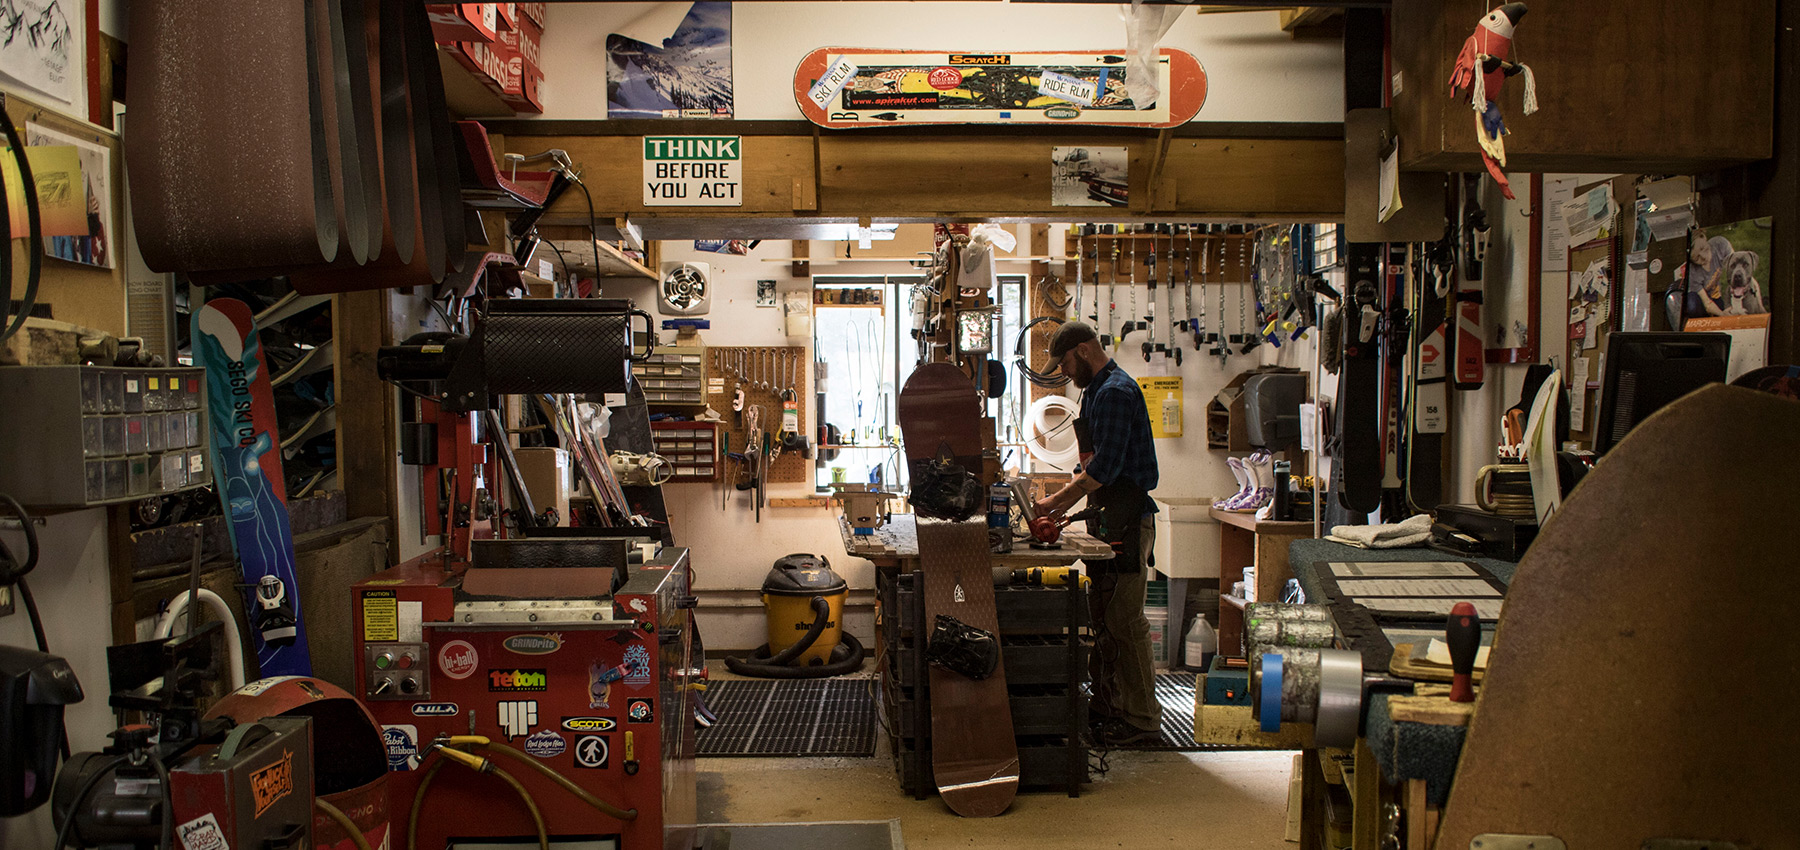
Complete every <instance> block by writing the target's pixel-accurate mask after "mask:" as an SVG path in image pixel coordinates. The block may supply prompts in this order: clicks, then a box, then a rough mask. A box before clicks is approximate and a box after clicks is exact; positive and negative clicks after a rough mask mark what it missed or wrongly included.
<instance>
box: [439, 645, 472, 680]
mask: <svg viewBox="0 0 1800 850" xmlns="http://www.w3.org/2000/svg"><path fill="white" fill-rule="evenodd" d="M479 666H481V656H480V655H477V654H476V653H475V647H474V645H472V644H470V643H469V642H468V641H466V640H453V641H451V642H449V643H446V644H444V646H443V648H441V649H439V650H438V671H439V672H441V673H443V674H444V675H446V676H449V677H450V678H452V679H467V678H469V677H470V676H473V675H475V669H476V668H477V667H479Z"/></svg>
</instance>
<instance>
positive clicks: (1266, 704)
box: [1257, 652, 1281, 732]
mask: <svg viewBox="0 0 1800 850" xmlns="http://www.w3.org/2000/svg"><path fill="white" fill-rule="evenodd" d="M1260 707H1261V708H1262V716H1261V717H1258V718H1257V719H1258V720H1260V721H1262V730H1263V731H1264V732H1280V731H1281V655H1280V654H1278V653H1274V652H1269V653H1264V654H1263V657H1262V699H1261V706H1260Z"/></svg>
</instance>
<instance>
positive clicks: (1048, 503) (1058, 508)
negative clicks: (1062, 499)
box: [1032, 493, 1067, 519]
mask: <svg viewBox="0 0 1800 850" xmlns="http://www.w3.org/2000/svg"><path fill="white" fill-rule="evenodd" d="M1066 508H1067V506H1065V505H1059V504H1058V503H1057V501H1056V494H1054V493H1052V494H1051V495H1048V496H1045V497H1044V498H1042V499H1039V500H1037V502H1036V503H1034V504H1033V505H1032V509H1033V510H1034V511H1036V514H1035V515H1036V516H1040V517H1049V518H1051V519H1060V518H1062V512H1063V511H1064V510H1065V509H1066Z"/></svg>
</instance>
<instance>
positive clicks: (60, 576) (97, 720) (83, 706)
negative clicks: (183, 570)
mask: <svg viewBox="0 0 1800 850" xmlns="http://www.w3.org/2000/svg"><path fill="white" fill-rule="evenodd" d="M0 539H4V540H5V541H6V545H7V547H8V548H10V549H11V550H12V552H13V554H14V555H15V556H16V557H19V558H23V557H25V538H24V535H23V534H22V533H21V532H18V531H10V530H7V531H0ZM38 539H39V542H40V544H41V546H42V552H43V554H42V556H41V558H40V559H39V562H38V566H37V569H36V570H35V571H33V572H32V574H31V576H30V577H29V578H28V579H27V581H28V582H29V583H30V585H31V591H32V594H33V595H34V596H35V597H36V598H37V604H38V610H39V611H40V612H41V613H42V614H43V619H44V638H45V640H46V641H47V642H48V643H49V645H50V652H51V653H52V654H55V655H60V656H62V657H63V658H65V659H67V660H68V662H69V664H70V666H71V667H73V668H74V670H75V676H76V678H77V679H79V680H80V682H81V688H82V691H83V693H84V694H85V695H86V698H85V699H83V700H82V701H81V702H80V703H78V704H76V705H72V706H69V708H68V710H67V712H66V714H65V715H64V720H65V722H66V723H67V725H68V729H69V746H70V747H71V748H72V751H74V752H80V751H82V750H97V749H99V748H100V747H102V746H104V745H105V744H106V743H107V740H106V733H108V732H111V731H112V730H113V729H114V727H115V724H114V723H113V715H112V710H111V709H110V708H108V707H107V705H106V698H107V694H108V690H107V681H106V646H107V644H109V643H111V635H112V626H111V623H112V606H111V602H110V600H111V590H110V582H109V581H108V579H107V563H106V511H105V510H104V509H98V508H96V509H90V510H85V511H76V512H72V513H65V514H56V515H53V516H50V517H49V518H47V520H46V521H45V524H44V525H43V526H42V527H41V528H39V529H38ZM0 644H4V645H7V646H20V647H25V648H27V649H36V648H37V644H36V643H35V642H34V641H33V640H32V636H31V624H30V621H29V619H28V618H27V617H26V615H25V605H24V603H23V602H19V603H18V604H17V605H16V610H15V612H14V613H13V615H12V616H9V617H0ZM55 837H56V829H55V827H54V825H53V824H52V823H51V818H50V806H49V804H48V803H46V804H45V805H43V806H41V807H39V808H38V809H37V810H36V811H34V812H32V813H30V814H28V815H24V816H21V817H16V818H5V819H0V847H20V848H24V847H49V846H50V845H51V843H52V842H53V840H54V839H55Z"/></svg>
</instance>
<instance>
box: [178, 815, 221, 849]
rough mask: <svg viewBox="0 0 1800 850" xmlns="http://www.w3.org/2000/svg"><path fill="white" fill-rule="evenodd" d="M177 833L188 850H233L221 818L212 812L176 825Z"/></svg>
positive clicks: (182, 844)
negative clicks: (220, 825)
mask: <svg viewBox="0 0 1800 850" xmlns="http://www.w3.org/2000/svg"><path fill="white" fill-rule="evenodd" d="M175 835H176V837H178V838H180V839H181V846H182V847H183V848H186V850H231V843H230V842H228V841H226V840H225V832H224V830H221V829H219V819H218V818H216V817H213V814H212V812H207V813H206V814H203V815H201V816H199V817H197V818H194V819H193V820H191V821H188V822H187V823H184V824H182V825H180V826H178V827H175Z"/></svg>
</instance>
